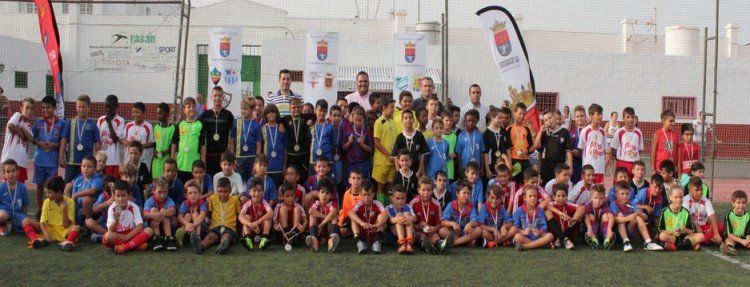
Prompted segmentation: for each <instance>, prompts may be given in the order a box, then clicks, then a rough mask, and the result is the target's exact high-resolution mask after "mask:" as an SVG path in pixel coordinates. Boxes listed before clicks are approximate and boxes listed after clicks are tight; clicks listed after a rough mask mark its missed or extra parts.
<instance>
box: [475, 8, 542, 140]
mask: <svg viewBox="0 0 750 287" xmlns="http://www.w3.org/2000/svg"><path fill="white" fill-rule="evenodd" d="M476 14H477V16H479V25H480V27H481V29H482V30H483V31H485V32H486V35H487V36H488V37H487V38H488V40H489V44H490V49H491V51H492V56H493V57H494V58H495V63H496V64H497V67H498V68H499V69H500V75H501V76H502V77H503V82H505V85H506V86H507V89H508V94H509V95H510V98H511V99H512V100H513V104H514V105H515V104H516V103H523V104H525V105H526V107H527V112H526V122H527V123H531V125H532V126H533V127H534V129H536V130H539V111H538V110H537V108H536V93H535V92H536V90H535V87H534V76H533V75H532V74H531V66H529V55H528V53H527V52H526V44H524V42H523V37H521V31H520V30H519V29H518V25H517V24H516V20H515V19H514V18H513V15H512V14H511V13H510V12H509V11H508V10H507V9H505V8H503V7H500V6H488V7H485V8H482V9H481V10H479V11H477V13H476Z"/></svg>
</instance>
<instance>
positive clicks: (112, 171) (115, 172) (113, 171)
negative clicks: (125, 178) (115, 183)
mask: <svg viewBox="0 0 750 287" xmlns="http://www.w3.org/2000/svg"><path fill="white" fill-rule="evenodd" d="M119 172H120V166H118V165H108V166H105V167H104V174H108V175H111V176H114V177H115V178H117V179H119V178H120V174H119Z"/></svg>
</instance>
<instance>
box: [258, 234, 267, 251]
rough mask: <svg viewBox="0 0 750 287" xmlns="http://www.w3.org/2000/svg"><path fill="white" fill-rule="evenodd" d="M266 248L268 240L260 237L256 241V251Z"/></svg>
mask: <svg viewBox="0 0 750 287" xmlns="http://www.w3.org/2000/svg"><path fill="white" fill-rule="evenodd" d="M266 247H268V238H265V237H261V238H260V240H258V249H260V250H263V249H266Z"/></svg>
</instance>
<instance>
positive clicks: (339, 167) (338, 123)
mask: <svg viewBox="0 0 750 287" xmlns="http://www.w3.org/2000/svg"><path fill="white" fill-rule="evenodd" d="M341 99H343V98H341ZM341 99H339V100H341ZM343 113H344V111H342V110H341V108H340V107H339V106H337V105H334V106H332V107H331V126H332V127H333V134H334V136H333V138H334V141H333V153H332V154H333V161H332V162H331V165H332V173H331V178H332V179H333V181H334V182H335V183H336V186H339V187H340V186H341V182H342V180H343V179H344V162H343V161H342V159H343V156H344V150H343V148H342V146H343V142H344V141H346V139H345V138H344V137H343V136H342V134H343V133H344V130H345V129H347V128H348V127H349V126H350V125H351V124H352V123H351V122H350V121H349V120H347V119H346V118H345V117H344V116H343Z"/></svg>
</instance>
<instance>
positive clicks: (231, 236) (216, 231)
mask: <svg viewBox="0 0 750 287" xmlns="http://www.w3.org/2000/svg"><path fill="white" fill-rule="evenodd" d="M222 228H224V232H223V233H222V232H221V229H222ZM208 232H209V233H213V234H216V235H218V236H219V237H221V236H222V235H224V234H227V235H229V239H230V240H232V241H234V239H235V238H237V234H236V233H235V232H234V230H232V229H231V228H229V227H224V226H217V227H214V228H212V229H209V230H208Z"/></svg>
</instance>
